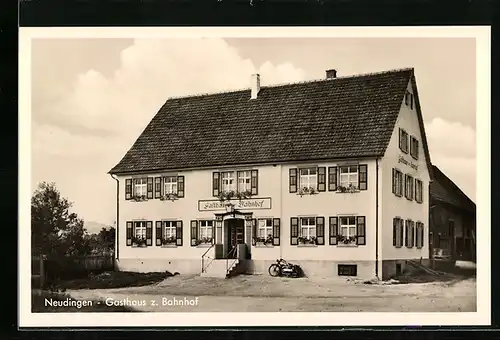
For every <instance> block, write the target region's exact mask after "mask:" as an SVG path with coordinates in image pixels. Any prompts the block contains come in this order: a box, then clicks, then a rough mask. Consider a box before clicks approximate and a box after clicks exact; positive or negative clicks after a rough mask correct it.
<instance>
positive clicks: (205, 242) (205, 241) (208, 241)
mask: <svg viewBox="0 0 500 340" xmlns="http://www.w3.org/2000/svg"><path fill="white" fill-rule="evenodd" d="M195 243H196V245H197V246H198V247H208V246H211V245H212V243H213V238H212V237H202V238H200V239H198V240H196V242H195Z"/></svg>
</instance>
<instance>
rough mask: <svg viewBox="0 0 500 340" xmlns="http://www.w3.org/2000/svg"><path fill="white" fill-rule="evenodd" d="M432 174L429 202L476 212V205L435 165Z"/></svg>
mask: <svg viewBox="0 0 500 340" xmlns="http://www.w3.org/2000/svg"><path fill="white" fill-rule="evenodd" d="M432 174H433V177H432V182H431V184H430V196H431V201H441V202H445V203H448V204H451V205H453V206H455V207H457V208H460V209H464V210H467V211H470V212H475V211H476V204H475V203H474V202H473V201H472V200H471V199H470V198H469V197H468V196H467V195H466V194H464V192H463V191H462V190H460V188H459V187H458V186H457V185H456V184H455V183H453V181H452V180H451V179H449V178H448V177H447V176H446V175H445V174H444V173H443V172H442V171H441V170H439V168H438V167H437V166H435V165H433V166H432Z"/></svg>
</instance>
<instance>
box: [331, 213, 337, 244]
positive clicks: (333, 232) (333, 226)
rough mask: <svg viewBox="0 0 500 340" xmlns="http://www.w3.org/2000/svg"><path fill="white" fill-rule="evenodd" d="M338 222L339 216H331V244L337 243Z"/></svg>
mask: <svg viewBox="0 0 500 340" xmlns="http://www.w3.org/2000/svg"><path fill="white" fill-rule="evenodd" d="M337 222H338V217H330V223H329V227H330V230H329V231H330V244H331V245H335V244H337V224H338V223H337Z"/></svg>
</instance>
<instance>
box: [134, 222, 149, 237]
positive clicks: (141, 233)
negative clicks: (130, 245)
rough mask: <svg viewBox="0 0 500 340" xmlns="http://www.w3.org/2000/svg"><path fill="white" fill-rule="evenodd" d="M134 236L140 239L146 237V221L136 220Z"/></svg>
mask: <svg viewBox="0 0 500 340" xmlns="http://www.w3.org/2000/svg"><path fill="white" fill-rule="evenodd" d="M134 237H135V238H136V239H139V240H145V239H146V222H134Z"/></svg>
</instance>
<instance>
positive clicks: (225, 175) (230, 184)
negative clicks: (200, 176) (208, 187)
mask: <svg viewBox="0 0 500 340" xmlns="http://www.w3.org/2000/svg"><path fill="white" fill-rule="evenodd" d="M221 175H222V191H235V190H236V181H235V178H234V172H233V171H228V172H222V173H221Z"/></svg>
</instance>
